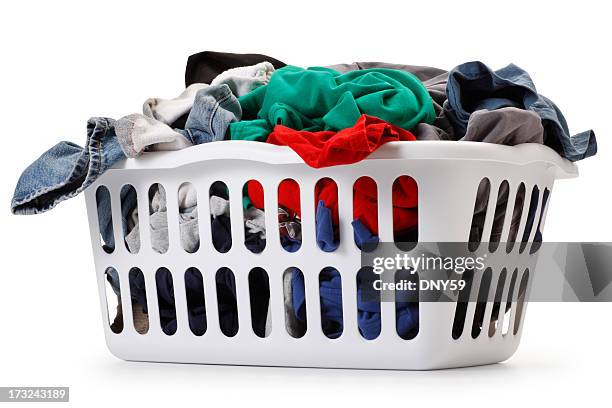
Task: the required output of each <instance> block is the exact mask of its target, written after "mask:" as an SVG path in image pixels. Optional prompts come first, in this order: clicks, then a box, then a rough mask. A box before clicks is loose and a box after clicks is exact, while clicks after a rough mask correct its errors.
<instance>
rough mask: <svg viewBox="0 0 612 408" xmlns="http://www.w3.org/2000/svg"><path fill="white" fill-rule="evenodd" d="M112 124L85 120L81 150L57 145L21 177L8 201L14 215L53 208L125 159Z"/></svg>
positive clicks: (100, 119) (104, 120)
mask: <svg viewBox="0 0 612 408" xmlns="http://www.w3.org/2000/svg"><path fill="white" fill-rule="evenodd" d="M114 124H115V121H114V120H113V119H109V118H91V119H89V121H87V141H86V144H85V148H82V147H80V146H78V145H76V144H74V143H71V142H60V143H58V144H57V145H55V146H54V147H52V148H51V149H49V150H47V151H46V152H45V153H43V155H42V156H40V157H39V158H38V159H36V160H35V161H34V163H32V164H31V165H30V166H28V168H27V169H25V170H24V172H23V173H22V174H21V177H20V178H19V181H18V182H17V187H15V193H14V195H13V199H12V201H11V211H12V212H13V213H14V214H38V213H42V212H45V211H48V210H50V209H52V208H54V207H55V206H56V205H57V204H58V203H60V202H62V201H64V200H67V199H69V198H72V197H74V196H76V195H77V194H79V193H80V192H81V191H83V190H85V189H86V188H87V187H88V186H90V185H91V184H92V183H93V182H94V181H95V180H96V179H97V178H98V177H100V175H101V174H102V173H104V172H105V171H106V170H107V169H108V168H110V167H111V166H113V165H114V164H115V163H117V162H118V161H120V160H122V159H124V158H125V155H124V154H123V151H122V150H121V146H119V142H118V141H117V137H116V135H115V130H114Z"/></svg>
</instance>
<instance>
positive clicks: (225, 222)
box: [208, 181, 232, 253]
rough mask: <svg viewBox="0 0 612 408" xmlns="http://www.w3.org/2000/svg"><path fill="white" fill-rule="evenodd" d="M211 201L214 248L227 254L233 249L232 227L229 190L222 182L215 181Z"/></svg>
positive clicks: (210, 194)
mask: <svg viewBox="0 0 612 408" xmlns="http://www.w3.org/2000/svg"><path fill="white" fill-rule="evenodd" d="M208 196H209V201H210V222H211V225H210V229H211V235H212V242H213V246H214V247H215V249H216V250H217V252H220V253H225V252H228V251H229V250H230V249H231V248H232V226H231V218H230V217H231V214H230V205H229V189H228V187H227V185H226V184H225V183H224V182H222V181H215V182H214V183H212V185H211V186H210V189H209V191H208Z"/></svg>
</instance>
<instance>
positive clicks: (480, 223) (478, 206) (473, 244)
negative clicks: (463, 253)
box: [468, 177, 491, 252]
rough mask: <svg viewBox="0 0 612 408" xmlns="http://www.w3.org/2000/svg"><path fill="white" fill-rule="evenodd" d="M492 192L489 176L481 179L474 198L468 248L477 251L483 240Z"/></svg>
mask: <svg viewBox="0 0 612 408" xmlns="http://www.w3.org/2000/svg"><path fill="white" fill-rule="evenodd" d="M490 194H491V182H490V181H489V179H488V178H486V177H485V178H483V179H482V180H480V184H479V185H478V190H477V192H476V198H475V200H474V212H473V215H472V224H471V226H470V234H469V239H468V249H469V250H470V251H472V252H473V251H476V250H477V249H478V247H479V246H480V242H481V241H482V235H483V232H484V223H485V219H486V216H487V211H488V205H489V198H490V197H489V196H490Z"/></svg>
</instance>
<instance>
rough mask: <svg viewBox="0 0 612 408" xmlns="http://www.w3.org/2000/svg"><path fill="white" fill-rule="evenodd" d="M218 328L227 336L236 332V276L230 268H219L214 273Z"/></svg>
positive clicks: (231, 335)
mask: <svg viewBox="0 0 612 408" xmlns="http://www.w3.org/2000/svg"><path fill="white" fill-rule="evenodd" d="M215 284H216V290H217V308H218V310H219V328H220V329H221V333H223V334H224V335H225V336H227V337H234V336H235V335H236V334H238V329H239V327H238V304H237V301H236V278H235V277H234V273H233V272H232V271H231V269H229V268H226V267H223V268H220V269H219V270H218V271H217V273H216V275H215Z"/></svg>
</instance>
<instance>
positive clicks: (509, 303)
mask: <svg viewBox="0 0 612 408" xmlns="http://www.w3.org/2000/svg"><path fill="white" fill-rule="evenodd" d="M517 275H518V268H517V269H514V272H512V277H511V278H510V286H509V288H508V294H507V300H506V307H505V312H504V320H503V323H502V336H505V335H507V334H508V331H509V330H510V317H511V316H512V303H513V298H514V286H515V285H516V277H517Z"/></svg>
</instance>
